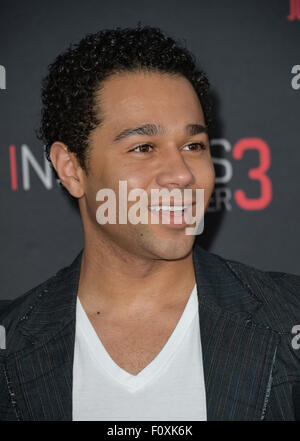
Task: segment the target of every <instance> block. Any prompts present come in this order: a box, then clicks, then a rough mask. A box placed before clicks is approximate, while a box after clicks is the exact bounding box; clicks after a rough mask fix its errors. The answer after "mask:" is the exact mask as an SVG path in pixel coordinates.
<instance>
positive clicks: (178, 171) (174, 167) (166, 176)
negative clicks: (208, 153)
mask: <svg viewBox="0 0 300 441" xmlns="http://www.w3.org/2000/svg"><path fill="white" fill-rule="evenodd" d="M161 160H162V166H161V168H160V170H159V173H158V174H157V177H156V180H157V183H158V184H159V186H161V187H164V188H174V187H178V188H185V187H187V186H189V185H191V184H192V183H193V180H194V176H193V174H192V172H191V170H190V168H189V167H188V165H187V164H186V163H185V161H184V158H183V156H182V154H181V153H180V151H179V150H178V149H177V148H174V149H169V150H168V152H166V154H165V155H164V157H163V158H161Z"/></svg>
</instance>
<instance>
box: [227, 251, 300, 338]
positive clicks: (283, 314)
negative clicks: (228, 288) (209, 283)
mask: <svg viewBox="0 0 300 441" xmlns="http://www.w3.org/2000/svg"><path fill="white" fill-rule="evenodd" d="M223 261H224V263H225V264H226V265H227V267H228V268H229V269H230V270H231V271H232V272H233V273H234V274H235V276H236V277H238V278H239V280H240V282H241V283H242V284H243V285H244V287H245V288H246V289H248V290H249V291H250V292H251V293H252V295H254V296H255V297H256V298H257V299H258V300H259V301H260V302H261V303H262V304H263V305H264V307H265V308H264V310H265V311H266V313H267V314H269V315H270V316H271V315H272V317H273V318H275V317H276V318H277V320H278V322H277V323H278V326H279V328H280V330H281V332H283V333H285V332H287V333H289V332H290V330H291V329H292V327H293V326H294V325H295V324H300V276H299V275H296V274H292V273H286V272H282V271H264V270H261V269H258V268H256V267H254V266H250V265H247V264H244V263H242V262H237V261H234V260H230V259H223Z"/></svg>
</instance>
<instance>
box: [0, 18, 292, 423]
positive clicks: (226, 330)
mask: <svg viewBox="0 0 300 441" xmlns="http://www.w3.org/2000/svg"><path fill="white" fill-rule="evenodd" d="M42 96H43V105H44V107H43V114H42V129H41V137H42V139H43V140H44V142H45V144H46V155H47V158H48V159H49V160H51V163H52V165H53V167H54V169H55V173H57V175H58V177H59V179H60V182H61V183H62V185H63V187H64V188H65V189H67V191H68V192H69V193H70V195H71V196H72V197H73V198H75V199H77V200H78V205H79V209H80V215H81V218H82V223H83V230H84V249H83V250H82V251H81V252H80V253H79V255H78V256H77V257H76V259H75V260H74V261H73V263H72V264H71V265H70V266H69V267H66V268H63V269H62V270H60V271H59V272H58V273H57V274H56V275H55V276H53V277H51V278H50V279H49V280H47V281H45V282H44V283H42V284H41V285H39V286H37V287H35V288H33V289H32V290H30V291H29V292H28V293H26V294H24V295H23V296H21V297H19V298H18V299H16V300H15V301H12V302H11V303H8V304H7V303H5V304H3V305H2V313H1V314H0V319H1V321H0V323H1V324H2V325H3V326H4V327H5V329H6V333H7V335H6V349H5V350H2V351H1V354H0V355H1V370H0V394H1V405H0V419H1V420H36V421H37V420H294V419H296V411H297V410H296V404H295V403H296V399H295V397H296V395H297V393H298V385H299V384H300V383H299V382H300V363H299V361H300V354H299V352H300V351H299V350H298V351H297V349H295V345H293V344H292V341H293V337H295V336H294V335H293V334H292V329H293V327H294V326H295V325H298V324H300V311H299V309H300V308H299V305H300V301H299V296H300V277H298V276H295V275H291V274H285V273H279V272H264V271H260V270H258V269H255V268H252V267H249V266H247V265H244V264H242V263H238V262H234V261H229V260H226V259H224V258H222V257H220V256H217V255H214V254H212V253H209V252H207V251H205V250H203V249H202V248H201V247H200V245H199V244H198V243H197V242H196V241H195V239H196V234H194V235H191V234H186V228H187V224H188V219H192V218H193V217H192V215H195V212H196V205H197V204H196V201H197V197H196V196H197V194H198V193H197V190H199V189H202V190H204V198H203V199H202V205H203V210H205V209H206V207H207V206H208V203H209V199H210V197H211V194H212V191H213V187H214V177H215V175H214V167H213V163H212V158H211V154H210V147H209V137H208V128H207V127H208V125H209V123H210V108H211V105H210V98H209V86H208V80H207V78H206V76H205V74H204V73H203V72H201V71H199V70H197V68H196V66H195V64H194V60H193V57H192V56H191V54H190V53H189V52H188V51H187V50H186V49H184V48H182V47H180V46H179V45H178V44H177V43H176V42H174V40H172V39H171V38H169V37H167V36H165V35H164V34H163V33H162V32H161V31H160V30H159V29H156V28H151V27H141V26H139V27H137V28H136V29H119V28H117V29H115V30H107V31H101V32H99V33H97V34H91V35H88V36H86V37H85V38H84V39H83V40H82V41H81V42H80V43H79V44H78V45H76V46H73V47H71V48H69V49H68V51H66V53H64V54H62V55H59V56H58V57H57V59H56V60H55V62H54V63H53V64H52V65H51V66H50V72H49V75H48V77H47V78H46V79H45V81H44V83H43V95H42ZM124 182H125V183H126V185H127V187H126V188H127V191H128V192H130V191H135V190H136V189H142V190H143V191H144V193H145V194H146V196H151V194H152V193H151V192H152V190H155V189H156V190H167V191H169V192H172V190H177V196H176V198H178V191H179V195H180V196H181V195H185V194H186V193H185V190H190V193H189V199H188V200H184V199H182V200H180V201H179V200H178V199H179V198H178V199H176V198H175V197H172V198H171V199H169V202H167V203H166V201H165V200H164V197H165V196H163V197H162V198H161V199H159V201H158V202H157V201H156V203H152V202H151V203H149V204H148V205H146V206H141V207H140V214H141V213H143V216H144V220H145V219H146V220H147V221H149V218H150V220H152V221H151V222H144V223H143V222H139V223H133V222H129V221H127V222H120V221H117V222H116V223H114V222H106V223H105V222H104V221H103V219H104V218H105V216H107V214H108V213H109V212H110V210H111V209H113V208H112V207H111V206H110V205H108V206H107V210H106V212H105V213H104V212H102V215H99V211H98V210H99V206H100V205H101V204H99V201H100V202H102V203H103V202H104V199H101V198H100V197H99V190H101V189H109V190H111V191H112V192H113V194H114V195H116V200H117V201H118V202H119V201H120V200H121V191H120V186H119V185H120V183H124ZM202 194H203V193H202ZM133 205H134V200H133V199H131V200H130V201H128V207H127V212H126V213H125V214H129V211H130V209H131V208H132V207H133ZM121 210H123V205H122V204H119V205H118V204H117V208H116V211H117V214H120V211H121ZM188 212H189V216H190V217H188V216H186V215H187V213H188ZM123 214H124V213H123ZM152 215H153V217H151V216H152ZM167 217H168V220H169V221H168V222H163V220H165V218H167ZM200 217H201V216H200ZM200 217H199V216H198V218H197V216H196V217H195V218H193V219H194V221H195V223H197V221H199V219H200ZM118 219H119V218H118ZM153 219H154V221H153Z"/></svg>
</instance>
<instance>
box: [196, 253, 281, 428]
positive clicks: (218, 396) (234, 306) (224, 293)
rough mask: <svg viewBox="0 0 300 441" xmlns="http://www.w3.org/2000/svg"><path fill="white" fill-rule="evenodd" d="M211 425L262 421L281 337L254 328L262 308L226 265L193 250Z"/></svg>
mask: <svg viewBox="0 0 300 441" xmlns="http://www.w3.org/2000/svg"><path fill="white" fill-rule="evenodd" d="M194 266H195V274H196V280H197V289H198V299H199V319H200V332H201V342H202V351H203V368H204V377H205V386H206V400H207V418H208V420H219V421H221V420H227V421H228V420H248V421H249V420H250V421H253V420H261V419H263V418H264V414H265V411H266V405H267V401H268V395H269V393H270V387H271V380H272V369H273V365H274V361H275V356H276V349H277V345H278V343H279V336H278V334H277V333H276V332H274V331H272V330H271V329H269V328H268V327H263V326H260V325H258V324H255V323H254V322H253V319H254V317H255V314H256V312H257V311H258V310H259V309H260V308H261V306H262V304H261V302H260V301H259V300H258V299H256V298H255V296H254V295H253V293H251V292H250V291H249V290H248V289H247V288H246V287H245V286H243V284H242V283H241V281H240V280H239V279H238V278H237V277H236V275H235V274H234V273H233V272H232V271H231V270H230V268H229V267H228V266H227V265H226V262H225V260H223V259H221V258H220V257H219V256H216V255H214V254H212V253H208V252H207V251H205V250H203V249H202V248H200V246H199V245H197V244H196V246H195V249H194Z"/></svg>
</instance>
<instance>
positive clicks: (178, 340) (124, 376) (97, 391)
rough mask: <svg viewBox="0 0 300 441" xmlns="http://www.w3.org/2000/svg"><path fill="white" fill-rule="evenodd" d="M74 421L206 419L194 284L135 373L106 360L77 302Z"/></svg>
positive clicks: (103, 349)
mask: <svg viewBox="0 0 300 441" xmlns="http://www.w3.org/2000/svg"><path fill="white" fill-rule="evenodd" d="M74 349H75V351H74V364H73V421H86V420H87V421H205V420H206V419H207V415H206V395H205V383H204V374H203V363H202V348H201V339H200V325H199V312H198V297H197V288H196V285H195V287H194V289H193V291H192V293H191V295H190V297H189V300H188V302H187V304H186V306H185V309H184V311H183V313H182V315H181V317H180V319H179V321H178V323H177V325H176V327H175V329H174V330H173V332H172V334H171V336H170V337H169V339H168V341H167V343H166V344H165V346H164V347H163V348H162V350H161V351H160V352H159V353H158V354H157V355H156V357H155V358H154V359H153V360H152V361H151V362H150V363H149V364H148V365H147V366H146V367H145V368H144V369H143V370H142V371H140V372H139V373H138V374H137V375H132V374H130V373H128V372H127V371H125V370H124V369H122V368H121V367H120V366H118V365H117V364H116V363H115V362H114V361H113V360H112V358H111V357H110V355H109V354H108V352H107V351H106V349H105V347H104V346H103V344H102V342H101V340H100V339H99V337H98V335H97V333H96V331H95V329H94V327H93V325H92V324H91V322H90V320H89V318H88V316H87V314H86V312H85V310H84V309H83V307H82V305H81V303H80V300H79V298H78V297H77V305H76V332H75V348H74Z"/></svg>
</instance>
